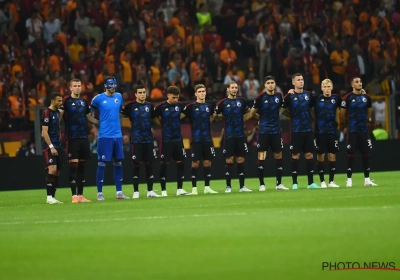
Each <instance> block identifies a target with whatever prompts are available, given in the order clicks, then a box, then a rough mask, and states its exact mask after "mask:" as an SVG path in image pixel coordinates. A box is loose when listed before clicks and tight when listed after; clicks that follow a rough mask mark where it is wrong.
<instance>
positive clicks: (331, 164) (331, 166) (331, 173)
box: [329, 161, 336, 183]
mask: <svg viewBox="0 0 400 280" xmlns="http://www.w3.org/2000/svg"><path fill="white" fill-rule="evenodd" d="M335 171H336V161H329V183H330V182H333V181H334V179H335Z"/></svg>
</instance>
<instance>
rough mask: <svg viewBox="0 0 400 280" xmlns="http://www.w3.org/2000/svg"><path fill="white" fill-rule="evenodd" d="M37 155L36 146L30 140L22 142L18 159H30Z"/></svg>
mask: <svg viewBox="0 0 400 280" xmlns="http://www.w3.org/2000/svg"><path fill="white" fill-rule="evenodd" d="M33 155H35V145H34V144H33V143H32V144H31V143H29V142H28V140H26V139H22V140H21V147H20V148H19V149H18V151H17V157H29V156H33Z"/></svg>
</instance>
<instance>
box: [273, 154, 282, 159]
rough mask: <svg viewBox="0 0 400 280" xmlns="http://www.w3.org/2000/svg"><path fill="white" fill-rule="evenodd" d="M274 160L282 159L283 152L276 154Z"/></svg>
mask: <svg viewBox="0 0 400 280" xmlns="http://www.w3.org/2000/svg"><path fill="white" fill-rule="evenodd" d="M274 159H282V152H279V153H274Z"/></svg>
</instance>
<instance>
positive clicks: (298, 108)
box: [283, 91, 314, 132]
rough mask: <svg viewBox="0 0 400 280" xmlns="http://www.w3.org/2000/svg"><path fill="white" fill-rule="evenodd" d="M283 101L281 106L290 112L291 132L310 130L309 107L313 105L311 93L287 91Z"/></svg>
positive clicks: (311, 129)
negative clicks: (291, 92)
mask: <svg viewBox="0 0 400 280" xmlns="http://www.w3.org/2000/svg"><path fill="white" fill-rule="evenodd" d="M283 102H284V103H283V106H284V107H285V108H288V109H289V112H290V124H291V132H312V131H313V128H312V117H311V112H310V108H311V107H313V106H314V104H313V103H314V102H313V98H312V95H311V93H309V92H308V91H303V92H302V93H294V94H289V93H288V94H287V95H286V96H285V97H284V100H283Z"/></svg>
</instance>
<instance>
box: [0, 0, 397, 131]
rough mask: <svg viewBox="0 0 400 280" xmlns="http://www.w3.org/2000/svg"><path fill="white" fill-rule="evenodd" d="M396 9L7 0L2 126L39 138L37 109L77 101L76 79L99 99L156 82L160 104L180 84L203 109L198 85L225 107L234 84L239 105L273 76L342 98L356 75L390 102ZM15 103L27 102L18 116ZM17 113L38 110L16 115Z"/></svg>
mask: <svg viewBox="0 0 400 280" xmlns="http://www.w3.org/2000/svg"><path fill="white" fill-rule="evenodd" d="M194 2H195V3H194ZM395 4H397V2H393V1H375V0H374V1H345V0H327V1H321V0H310V1H308V0H305V1H295V0H290V1H289V0H287V1H275V0H271V1H265V0H252V1H250V0H240V1H237V0H218V1H204V0H199V1H176V0H154V1H145V0H133V1H129V0H121V1H111V0H105V1H94V0H87V1H83V2H82V1H75V0H74V1H64V0H58V1H27V0H24V1H0V5H1V6H2V9H1V11H0V40H1V45H0V59H1V60H0V101H1V102H0V110H2V111H1V112H0V118H1V121H0V127H1V128H2V129H3V128H5V129H7V128H8V129H9V130H10V129H12V130H17V131H18V130H23V129H28V130H30V129H31V124H32V112H33V108H34V106H36V105H33V104H35V101H36V100H44V99H45V98H46V97H47V96H48V94H50V93H51V92H52V91H59V92H60V93H62V94H63V95H65V94H69V84H68V81H69V80H70V79H71V78H73V77H76V78H79V79H81V80H82V87H83V92H82V97H83V98H86V99H87V100H88V102H90V100H91V98H93V96H94V95H96V94H97V93H99V92H102V91H103V90H104V86H103V82H104V78H105V77H106V76H108V75H113V76H115V77H116V79H117V81H118V83H119V85H120V89H119V90H120V91H121V92H125V93H126V94H127V95H128V97H131V96H132V94H133V86H134V85H136V84H139V83H140V84H144V85H145V86H146V87H147V90H148V92H147V95H148V98H149V100H151V101H155V100H157V101H160V100H162V99H165V98H166V93H165V91H166V88H167V87H168V86H169V85H177V86H178V87H180V88H181V90H182V98H183V99H184V100H187V101H189V100H194V99H195V97H194V94H193V85H195V84H196V83H204V84H205V85H206V87H207V91H208V95H207V96H208V99H210V98H212V99H214V98H217V99H219V98H221V97H223V96H225V85H226V84H227V82H229V81H232V80H235V81H236V82H237V83H238V84H239V96H240V95H242V96H243V97H244V98H245V99H252V98H254V95H255V94H257V93H258V92H259V91H261V90H262V88H259V89H257V87H254V89H253V85H254V86H257V82H258V84H260V81H262V80H263V78H264V76H266V75H267V74H270V73H272V74H273V75H274V76H275V77H276V79H277V84H278V85H280V87H281V91H283V93H284V92H286V91H287V90H288V88H290V87H291V75H293V74H294V73H296V72H301V73H303V75H304V78H305V82H306V83H305V89H306V90H310V91H314V92H315V93H318V92H320V86H319V84H320V82H321V80H323V79H324V78H328V77H329V78H330V79H332V80H333V81H334V84H335V87H334V91H335V92H339V91H340V90H342V89H343V90H344V89H346V90H345V91H347V92H348V91H349V90H350V88H349V87H350V84H349V79H350V77H351V76H355V75H359V76H361V78H362V80H363V84H364V87H365V88H366V90H367V92H368V93H369V94H370V95H386V96H387V95H390V94H392V93H393V92H394V91H395V90H396V87H397V88H400V82H399V81H400V74H399V73H400V68H399V66H400V61H399V58H400V56H399V55H398V53H399V51H400V20H399V18H400V16H399V7H398V5H396V6H395ZM254 76H255V77H254ZM245 78H247V79H245ZM251 81H254V83H252V82H251ZM14 85H17V87H18V92H20V94H19V95H17V97H16V96H15V93H13V92H16V91H17V90H16V89H15V90H14ZM260 86H261V87H262V86H263V85H260ZM32 90H33V91H32ZM35 91H36V93H35ZM10 98H11V99H13V98H14V99H15V98H17V99H16V100H18V101H15V102H14V100H13V102H12V104H13V106H14V107H13V109H11V105H10V104H11V103H10V101H9V99H10ZM38 104H40V102H39V103H38ZM7 105H8V107H7ZM16 107H18V108H22V109H27V110H29V111H28V112H26V113H25V114H24V113H21V115H20V116H18V118H15V115H13V114H14V113H15V112H16ZM385 110H387V108H385ZM9 120H10V121H9ZM386 121H387V120H386ZM184 122H185V121H184Z"/></svg>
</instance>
